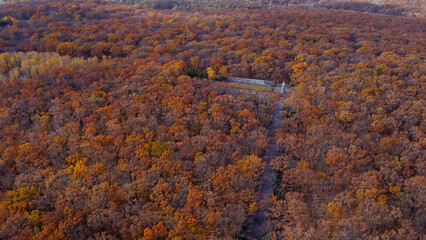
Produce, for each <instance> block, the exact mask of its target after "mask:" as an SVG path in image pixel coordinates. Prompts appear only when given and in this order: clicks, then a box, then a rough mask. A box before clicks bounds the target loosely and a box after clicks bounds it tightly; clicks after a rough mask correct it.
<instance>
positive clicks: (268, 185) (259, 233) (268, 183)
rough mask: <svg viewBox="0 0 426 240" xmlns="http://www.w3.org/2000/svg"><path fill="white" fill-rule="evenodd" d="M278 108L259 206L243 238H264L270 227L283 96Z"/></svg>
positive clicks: (261, 182)
mask: <svg viewBox="0 0 426 240" xmlns="http://www.w3.org/2000/svg"><path fill="white" fill-rule="evenodd" d="M275 104H276V106H277V107H276V109H275V111H274V118H273V119H272V126H271V131H270V135H269V136H268V145H267V147H266V150H265V154H264V156H263V161H264V162H265V163H266V165H265V169H264V171H263V173H262V175H261V179H260V186H259V192H258V194H259V203H260V204H259V205H260V206H259V208H258V210H257V211H256V212H255V213H254V214H253V215H252V217H251V219H249V221H248V222H247V230H246V233H245V234H244V235H245V236H244V237H242V239H262V237H263V235H264V234H265V233H267V229H268V223H269V221H268V218H269V217H268V215H267V211H268V205H267V202H268V200H269V198H270V197H271V193H272V179H273V174H274V170H273V169H272V167H271V160H272V159H274V158H276V157H278V155H279V149H278V146H277V144H276V132H277V130H278V129H279V128H280V127H281V114H280V113H281V111H282V108H283V97H281V98H280V100H279V101H276V102H275Z"/></svg>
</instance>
